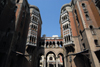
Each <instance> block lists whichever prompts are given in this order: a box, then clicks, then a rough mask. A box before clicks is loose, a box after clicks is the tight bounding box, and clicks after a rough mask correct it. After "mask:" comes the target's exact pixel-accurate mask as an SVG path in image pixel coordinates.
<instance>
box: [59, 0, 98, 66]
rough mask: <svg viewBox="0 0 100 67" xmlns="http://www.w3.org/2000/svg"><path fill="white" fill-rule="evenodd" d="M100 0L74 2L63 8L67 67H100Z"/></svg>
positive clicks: (74, 0)
mask: <svg viewBox="0 0 100 67" xmlns="http://www.w3.org/2000/svg"><path fill="white" fill-rule="evenodd" d="M99 5H100V0H72V1H71V2H70V3H69V4H65V5H63V6H62V8H61V14H60V29H61V35H62V36H63V42H64V44H63V45H64V49H65V51H64V53H65V56H66V67H100V57H99V56H100V45H99V44H100V36H99V33H100V22H99V21H100V15H99V12H100V11H99V9H100V6H99Z"/></svg>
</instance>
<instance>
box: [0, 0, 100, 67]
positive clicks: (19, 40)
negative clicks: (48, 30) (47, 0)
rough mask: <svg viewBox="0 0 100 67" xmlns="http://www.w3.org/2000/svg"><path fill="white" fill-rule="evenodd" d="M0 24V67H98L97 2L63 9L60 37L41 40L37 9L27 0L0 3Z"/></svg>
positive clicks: (76, 2)
mask: <svg viewBox="0 0 100 67" xmlns="http://www.w3.org/2000/svg"><path fill="white" fill-rule="evenodd" d="M5 19H6V20H5ZM0 23H1V24H0V67H100V36H99V34H100V0H72V1H71V2H70V3H69V4H65V5H63V6H62V7H61V12H60V20H59V23H60V30H61V37H58V36H57V35H53V36H52V37H46V35H43V37H41V28H42V27H41V25H42V19H41V15H40V11H39V8H38V7H36V6H34V5H29V4H28V2H27V0H1V1H0Z"/></svg>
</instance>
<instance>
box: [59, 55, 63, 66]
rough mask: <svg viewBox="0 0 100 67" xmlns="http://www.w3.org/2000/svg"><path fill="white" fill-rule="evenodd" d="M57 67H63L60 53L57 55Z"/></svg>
mask: <svg viewBox="0 0 100 67" xmlns="http://www.w3.org/2000/svg"><path fill="white" fill-rule="evenodd" d="M58 67H64V56H63V54H62V53H59V54H58Z"/></svg>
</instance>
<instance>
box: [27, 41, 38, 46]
mask: <svg viewBox="0 0 100 67" xmlns="http://www.w3.org/2000/svg"><path fill="white" fill-rule="evenodd" d="M26 45H29V46H37V45H36V43H29V42H28V43H27V44H26Z"/></svg>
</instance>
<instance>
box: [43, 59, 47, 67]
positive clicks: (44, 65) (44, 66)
mask: <svg viewBox="0 0 100 67" xmlns="http://www.w3.org/2000/svg"><path fill="white" fill-rule="evenodd" d="M43 63H44V64H43V67H46V57H44V62H43Z"/></svg>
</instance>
